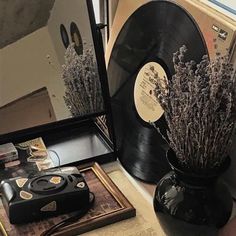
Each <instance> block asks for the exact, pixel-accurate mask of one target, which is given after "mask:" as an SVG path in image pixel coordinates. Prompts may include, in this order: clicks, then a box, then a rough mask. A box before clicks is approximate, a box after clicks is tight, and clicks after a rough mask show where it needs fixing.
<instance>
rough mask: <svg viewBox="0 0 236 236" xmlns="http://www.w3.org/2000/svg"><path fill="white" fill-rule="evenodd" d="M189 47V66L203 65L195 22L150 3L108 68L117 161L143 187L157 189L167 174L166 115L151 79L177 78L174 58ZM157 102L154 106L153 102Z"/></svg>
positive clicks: (128, 26) (123, 34) (128, 28)
mask: <svg viewBox="0 0 236 236" xmlns="http://www.w3.org/2000/svg"><path fill="white" fill-rule="evenodd" d="M183 45H186V46H187V48H188V53H187V55H186V60H195V61H196V62H200V60H201V58H202V56H203V55H206V54H208V52H207V49H206V44H205V41H204V39H203V36H202V34H201V32H200V30H199V28H198V26H197V25H196V23H195V21H194V20H193V18H192V17H191V16H190V15H189V14H188V13H187V12H186V11H185V10H184V9H183V8H182V7H180V6H178V5H176V4H175V3H173V2H168V1H151V2H149V3H147V4H145V5H142V6H141V7H140V8H138V9H137V10H136V11H135V12H134V13H133V14H132V15H131V16H130V17H129V18H128V20H127V21H126V23H125V24H124V26H123V28H122V29H121V31H120V33H119V35H118V37H117V39H116V42H115V44H114V47H113V49H112V52H111V57H110V60H109V64H108V79H109V87H110V93H111V103H112V110H113V117H114V122H113V124H114V127H115V135H116V142H117V149H118V158H119V160H120V162H121V163H122V165H123V166H124V168H125V169H126V170H127V171H128V172H129V173H130V174H131V175H132V176H135V177H137V178H139V179H141V180H143V181H146V182H152V183H155V182H157V181H159V179H160V178H161V177H162V176H163V175H164V174H165V173H167V172H168V170H169V165H168V163H167V161H166V157H165V153H166V150H167V149H168V146H167V144H166V143H165V141H164V140H163V139H162V136H161V135H160V134H159V133H158V132H157V131H156V130H155V129H154V128H153V127H152V126H151V125H150V124H149V121H153V122H155V124H156V125H157V126H158V127H159V128H160V130H161V131H162V133H163V134H164V135H165V132H166V128H167V127H166V123H165V119H164V116H163V110H162V108H161V107H160V105H159V104H158V103H157V102H156V100H155V99H154V97H153V96H154V94H153V84H152V79H153V78H155V75H154V74H153V73H154V72H155V71H158V73H159V74H161V75H162V76H163V79H171V76H172V75H173V74H174V66H173V63H172V57H173V53H174V52H176V51H177V50H178V49H179V48H180V47H181V46H183ZM154 100H155V101H154Z"/></svg>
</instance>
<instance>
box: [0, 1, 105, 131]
mask: <svg viewBox="0 0 236 236" xmlns="http://www.w3.org/2000/svg"><path fill="white" fill-rule="evenodd" d="M0 9H1V10H0V11H1V14H0V26H1V27H0V35H1V37H0V135H2V134H6V133H9V132H13V131H17V130H22V129H25V128H30V127H34V126H38V125H42V124H47V123H51V122H55V121H60V120H64V119H68V118H71V117H74V116H81V115H85V114H90V113H96V112H101V111H103V109H104V108H103V107H104V105H103V98H102V92H101V84H100V79H99V74H98V68H97V63H96V56H95V50H94V46H93V39H92V32H91V26H90V21H89V14H88V10H87V4H86V0H70V1H68V0H47V1H45V0H37V1H28V0H21V1H19V0H6V1H0Z"/></svg>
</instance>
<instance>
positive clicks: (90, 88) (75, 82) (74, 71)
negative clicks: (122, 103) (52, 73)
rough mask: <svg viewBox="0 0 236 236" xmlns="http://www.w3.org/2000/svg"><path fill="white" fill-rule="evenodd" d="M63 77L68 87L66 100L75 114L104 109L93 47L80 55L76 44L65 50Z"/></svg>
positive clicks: (79, 114) (86, 48) (87, 48)
mask: <svg viewBox="0 0 236 236" xmlns="http://www.w3.org/2000/svg"><path fill="white" fill-rule="evenodd" d="M62 68H63V73H62V78H63V80H64V84H65V87H66V91H65V96H64V100H65V103H66V105H67V107H68V109H69V110H70V112H71V114H72V115H73V116H81V115H86V114H91V113H96V112H99V111H102V110H103V109H104V103H103V97H102V89H101V82H100V79H99V74H98V68H97V62H96V59H95V55H94V52H93V50H92V48H91V47H86V45H85V49H84V52H83V54H81V55H78V54H77V53H76V51H75V49H74V44H73V43H72V44H70V45H69V46H68V48H67V50H66V52H65V64H64V65H63V66H62Z"/></svg>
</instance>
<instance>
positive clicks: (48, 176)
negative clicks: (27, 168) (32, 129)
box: [0, 167, 89, 224]
mask: <svg viewBox="0 0 236 236" xmlns="http://www.w3.org/2000/svg"><path fill="white" fill-rule="evenodd" d="M0 191H1V193H2V201H3V205H4V208H5V210H6V212H7V215H8V217H9V220H10V223H12V224H19V223H27V222H31V221H34V220H39V219H43V218H45V217H51V216H55V215H58V214H64V213H68V212H72V211H77V210H81V209H83V208H84V207H86V206H88V205H89V188H88V186H87V184H86V182H85V179H84V178H83V176H82V175H81V174H80V172H79V171H78V169H77V168H76V167H63V168H60V169H56V170H50V171H46V172H42V173H40V174H38V175H35V176H33V177H30V178H25V177H16V178H11V179H7V180H3V181H2V182H1V185H0Z"/></svg>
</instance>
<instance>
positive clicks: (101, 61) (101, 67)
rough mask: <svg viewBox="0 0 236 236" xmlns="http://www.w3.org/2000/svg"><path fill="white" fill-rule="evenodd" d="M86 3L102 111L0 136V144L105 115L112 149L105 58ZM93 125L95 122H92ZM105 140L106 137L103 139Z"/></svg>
mask: <svg viewBox="0 0 236 236" xmlns="http://www.w3.org/2000/svg"><path fill="white" fill-rule="evenodd" d="M83 1H86V3H87V10H88V15H89V21H90V27H91V32H92V39H93V46H94V50H95V56H96V61H97V67H98V75H99V80H100V83H101V88H102V96H103V102H104V111H101V112H96V113H90V114H87V115H84V116H78V117H72V118H67V119H63V120H60V121H55V122H51V123H47V124H43V125H38V126H34V127H30V128H26V129H22V130H17V131H13V132H10V133H5V134H0V144H3V143H7V142H20V141H22V140H27V139H31V138H34V137H40V136H43V135H47V134H52V133H54V132H57V131H60V130H64V129H66V128H69V127H75V126H76V127H78V126H79V125H80V124H84V122H86V121H88V120H89V121H91V120H93V121H94V120H95V118H96V117H98V116H102V115H106V117H107V126H108V132H109V135H110V140H109V139H107V140H106V141H108V144H109V145H111V146H112V148H113V142H114V134H113V125H112V115H111V106H110V95H109V87H108V80H107V74H106V66H105V57H104V49H103V41H102V37H101V32H100V28H99V27H98V26H97V24H96V22H95V14H94V9H93V3H92V0H83ZM94 123H95V121H94ZM104 138H105V139H106V137H104Z"/></svg>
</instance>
